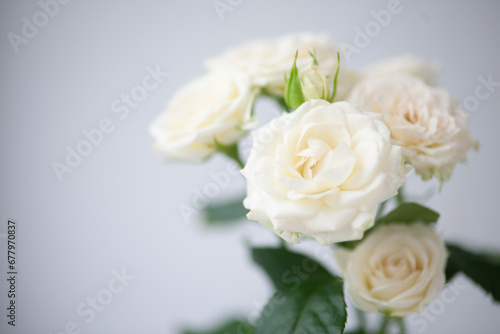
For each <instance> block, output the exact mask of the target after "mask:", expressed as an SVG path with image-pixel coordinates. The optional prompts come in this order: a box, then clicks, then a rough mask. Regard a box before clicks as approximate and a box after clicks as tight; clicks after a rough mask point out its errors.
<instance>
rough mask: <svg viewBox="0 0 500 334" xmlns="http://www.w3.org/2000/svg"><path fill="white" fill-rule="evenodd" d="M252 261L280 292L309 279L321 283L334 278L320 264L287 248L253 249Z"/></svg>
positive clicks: (295, 286)
mask: <svg viewBox="0 0 500 334" xmlns="http://www.w3.org/2000/svg"><path fill="white" fill-rule="evenodd" d="M252 259H253V261H254V262H255V263H257V264H258V265H259V266H260V267H262V269H263V270H264V271H265V272H266V273H267V275H268V276H269V278H270V279H271V281H272V282H273V284H274V286H275V288H276V289H278V290H283V289H287V288H297V287H298V286H299V285H300V284H302V283H303V282H304V281H305V280H307V279H314V280H320V281H321V280H324V279H327V278H330V277H332V275H331V274H330V273H329V272H328V271H327V270H326V269H325V268H323V266H321V265H320V264H319V263H318V262H316V261H314V260H313V259H311V258H310V257H307V256H305V255H302V254H298V253H293V252H290V251H289V250H287V249H286V248H252Z"/></svg>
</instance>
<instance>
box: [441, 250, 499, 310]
mask: <svg viewBox="0 0 500 334" xmlns="http://www.w3.org/2000/svg"><path fill="white" fill-rule="evenodd" d="M446 246H447V248H448V252H449V253H450V256H449V257H448V262H447V264H446V279H447V280H448V281H449V280H451V279H452V278H453V277H454V276H455V274H457V273H459V272H463V273H464V274H465V275H466V276H468V277H469V278H470V279H471V280H472V281H473V282H475V283H476V284H478V285H479V286H480V287H481V288H483V290H484V291H486V292H487V293H489V294H491V295H492V297H493V299H494V300H495V301H497V302H500V262H499V261H498V257H492V255H491V254H488V255H485V254H480V253H474V252H471V251H468V250H465V249H463V248H461V247H460V246H458V245H454V244H447V245H446Z"/></svg>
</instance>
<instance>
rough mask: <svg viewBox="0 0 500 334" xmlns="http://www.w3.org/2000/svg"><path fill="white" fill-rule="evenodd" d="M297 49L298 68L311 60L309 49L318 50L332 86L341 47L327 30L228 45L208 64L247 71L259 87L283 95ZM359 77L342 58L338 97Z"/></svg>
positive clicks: (209, 68)
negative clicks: (234, 45)
mask: <svg viewBox="0 0 500 334" xmlns="http://www.w3.org/2000/svg"><path fill="white" fill-rule="evenodd" d="M297 50H298V57H297V68H298V69H299V70H300V69H302V68H305V67H306V66H308V65H309V64H311V63H312V57H311V56H310V54H309V52H311V53H312V52H314V51H315V52H316V59H317V61H318V65H319V68H320V69H321V71H322V72H323V74H324V75H325V76H327V77H328V81H329V85H330V88H331V86H332V82H333V76H334V74H335V71H336V69H337V52H340V51H341V50H340V47H339V46H338V45H336V44H335V43H334V42H333V41H332V40H331V38H330V37H329V36H328V35H327V34H312V33H301V34H293V35H287V36H284V37H281V38H276V39H269V40H257V41H252V42H247V43H245V44H242V45H240V46H238V47H234V48H230V49H228V50H227V51H226V52H224V53H223V54H222V55H220V56H219V57H216V58H212V59H209V60H208V61H207V62H206V67H207V68H208V70H210V71H220V70H224V71H226V70H228V71H233V70H238V71H243V72H246V73H248V74H249V75H250V77H251V78H252V82H253V84H254V85H255V86H256V87H259V88H266V89H267V90H268V91H269V92H270V93H272V94H275V95H278V96H282V95H283V93H284V90H285V79H284V78H285V75H289V73H290V69H291V68H292V65H293V60H294V57H295V53H296V52H297ZM357 80H358V75H357V73H356V72H355V71H354V70H352V69H349V68H348V67H346V66H344V65H342V61H341V65H340V70H339V77H338V87H337V98H336V100H342V99H344V98H345V97H346V96H347V94H348V93H349V91H350V89H351V88H352V86H353V85H354V83H355V82H356V81H357Z"/></svg>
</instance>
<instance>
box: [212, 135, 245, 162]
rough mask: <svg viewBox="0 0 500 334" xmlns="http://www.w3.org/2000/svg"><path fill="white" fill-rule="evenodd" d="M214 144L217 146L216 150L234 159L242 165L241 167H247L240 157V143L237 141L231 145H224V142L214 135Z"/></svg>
mask: <svg viewBox="0 0 500 334" xmlns="http://www.w3.org/2000/svg"><path fill="white" fill-rule="evenodd" d="M214 146H215V150H216V151H217V152H219V153H222V154H224V155H225V156H227V157H228V158H230V159H232V160H234V161H235V162H236V163H237V164H238V166H240V167H241V168H243V167H245V164H244V163H243V161H241V159H240V153H239V150H238V143H237V142H235V143H233V144H230V145H224V144H222V143H220V142H219V141H218V140H217V138H215V137H214Z"/></svg>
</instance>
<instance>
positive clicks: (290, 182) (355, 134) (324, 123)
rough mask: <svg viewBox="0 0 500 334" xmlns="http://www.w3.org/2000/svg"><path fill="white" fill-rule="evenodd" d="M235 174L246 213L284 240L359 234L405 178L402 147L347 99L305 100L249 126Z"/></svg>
mask: <svg viewBox="0 0 500 334" xmlns="http://www.w3.org/2000/svg"><path fill="white" fill-rule="evenodd" d="M252 135H253V141H254V144H253V147H252V150H251V152H250V157H249V159H248V162H247V164H246V165H245V168H244V169H243V170H242V174H243V175H244V176H245V177H246V178H247V187H248V188H247V197H246V198H245V200H244V202H243V204H244V206H245V207H246V208H247V209H250V212H249V213H248V215H247V216H248V218H249V219H252V220H258V221H259V222H260V223H261V224H262V225H264V226H266V227H268V228H269V229H271V230H272V231H274V232H275V233H276V234H278V235H279V236H280V237H282V238H283V239H285V240H286V241H288V242H290V243H298V242H299V234H301V235H306V236H311V237H313V238H315V239H316V240H318V241H319V242H320V243H321V244H331V243H334V242H340V241H346V240H355V239H361V238H362V237H363V232H364V231H365V230H366V229H368V228H370V227H371V226H372V225H373V221H374V217H375V211H376V207H377V204H379V203H380V202H382V201H384V200H386V199H388V198H390V197H392V196H394V195H395V194H396V193H397V189H398V188H399V187H400V186H401V185H402V184H403V182H404V174H405V172H406V168H404V167H403V166H402V156H401V148H400V147H399V146H395V145H393V144H392V143H391V138H390V132H389V130H388V129H387V127H386V126H385V124H384V123H383V122H381V121H378V120H374V119H372V118H371V117H369V116H367V115H365V114H363V113H361V112H360V111H359V110H357V109H356V108H354V107H353V106H352V105H351V104H349V103H347V102H336V103H333V104H331V103H329V102H327V101H324V100H310V101H307V102H305V103H304V104H302V105H301V106H300V107H299V108H298V109H297V110H296V111H294V112H292V113H290V114H284V115H283V116H281V117H280V118H278V119H276V120H275V121H273V122H271V123H269V124H267V125H266V126H264V127H262V128H260V129H258V130H256V131H254V132H253V133H252Z"/></svg>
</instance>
